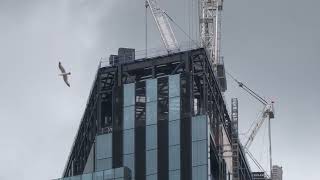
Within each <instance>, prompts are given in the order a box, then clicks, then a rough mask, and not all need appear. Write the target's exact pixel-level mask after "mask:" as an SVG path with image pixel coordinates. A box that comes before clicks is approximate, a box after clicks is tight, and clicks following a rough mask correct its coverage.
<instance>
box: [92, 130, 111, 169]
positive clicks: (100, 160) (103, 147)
mask: <svg viewBox="0 0 320 180" xmlns="http://www.w3.org/2000/svg"><path fill="white" fill-rule="evenodd" d="M95 150H96V155H95V157H96V160H95V164H96V165H95V171H102V170H106V169H111V168H112V133H109V134H103V135H100V136H97V137H96V148H95Z"/></svg>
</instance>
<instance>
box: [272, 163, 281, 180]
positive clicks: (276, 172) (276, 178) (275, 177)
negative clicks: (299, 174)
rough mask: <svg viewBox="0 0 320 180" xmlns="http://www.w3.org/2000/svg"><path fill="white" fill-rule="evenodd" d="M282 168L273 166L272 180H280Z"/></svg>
mask: <svg viewBox="0 0 320 180" xmlns="http://www.w3.org/2000/svg"><path fill="white" fill-rule="evenodd" d="M282 174H283V171H282V167H280V166H277V165H274V166H272V173H271V175H272V180H282Z"/></svg>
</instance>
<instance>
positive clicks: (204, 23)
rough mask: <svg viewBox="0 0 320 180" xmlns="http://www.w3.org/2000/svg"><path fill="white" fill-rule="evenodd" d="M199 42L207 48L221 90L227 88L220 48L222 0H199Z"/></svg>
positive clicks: (223, 90)
mask: <svg viewBox="0 0 320 180" xmlns="http://www.w3.org/2000/svg"><path fill="white" fill-rule="evenodd" d="M199 6H200V7H199V9H200V13H199V15H200V17H199V25H200V26H199V28H200V29H199V31H200V44H201V47H204V48H205V49H206V50H207V54H208V58H209V60H210V62H211V64H212V66H213V70H214V72H215V75H216V78H217V80H218V81H219V85H220V89H221V91H222V92H225V91H226V90H227V82H226V77H225V70H224V63H223V58H222V56H221V55H220V49H221V45H220V44H221V43H220V41H221V18H222V17H221V12H222V10H223V0H199Z"/></svg>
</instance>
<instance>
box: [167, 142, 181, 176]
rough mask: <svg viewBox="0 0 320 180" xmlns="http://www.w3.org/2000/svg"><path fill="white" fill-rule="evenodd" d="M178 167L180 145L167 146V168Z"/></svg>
mask: <svg viewBox="0 0 320 180" xmlns="http://www.w3.org/2000/svg"><path fill="white" fill-rule="evenodd" d="M177 169H180V146H179V145H178V146H170V147H169V170H177Z"/></svg>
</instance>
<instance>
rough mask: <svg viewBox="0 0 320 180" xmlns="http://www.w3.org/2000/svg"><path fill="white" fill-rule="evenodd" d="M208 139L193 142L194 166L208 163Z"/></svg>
mask: <svg viewBox="0 0 320 180" xmlns="http://www.w3.org/2000/svg"><path fill="white" fill-rule="evenodd" d="M207 148H208V147H207V141H206V140H204V141H195V142H192V166H199V165H204V164H207V163H208V153H207Z"/></svg>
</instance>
